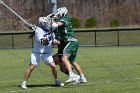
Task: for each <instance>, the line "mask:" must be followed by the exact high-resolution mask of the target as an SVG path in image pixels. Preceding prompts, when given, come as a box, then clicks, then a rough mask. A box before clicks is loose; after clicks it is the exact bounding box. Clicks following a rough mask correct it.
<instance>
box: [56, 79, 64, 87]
mask: <svg viewBox="0 0 140 93" xmlns="http://www.w3.org/2000/svg"><path fill="white" fill-rule="evenodd" d="M55 85H56V86H61V87H63V86H64V83H62V82H60V81H58V80H57V81H55Z"/></svg>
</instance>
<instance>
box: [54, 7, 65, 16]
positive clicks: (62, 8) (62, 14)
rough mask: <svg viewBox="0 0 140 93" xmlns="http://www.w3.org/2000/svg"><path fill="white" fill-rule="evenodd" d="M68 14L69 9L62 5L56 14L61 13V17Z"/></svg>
mask: <svg viewBox="0 0 140 93" xmlns="http://www.w3.org/2000/svg"><path fill="white" fill-rule="evenodd" d="M67 14H68V10H67V8H66V7H60V8H58V9H57V10H56V13H55V15H56V16H58V15H60V17H63V16H66V15H67Z"/></svg>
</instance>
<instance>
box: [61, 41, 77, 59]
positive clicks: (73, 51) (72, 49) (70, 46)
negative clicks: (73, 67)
mask: <svg viewBox="0 0 140 93" xmlns="http://www.w3.org/2000/svg"><path fill="white" fill-rule="evenodd" d="M78 45H79V42H77V41H70V42H68V43H67V45H66V46H65V48H64V50H63V54H64V55H68V56H69V61H70V62H75V60H76V55H77V51H78Z"/></svg>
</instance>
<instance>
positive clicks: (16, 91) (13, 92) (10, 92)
mask: <svg viewBox="0 0 140 93" xmlns="http://www.w3.org/2000/svg"><path fill="white" fill-rule="evenodd" d="M129 80H140V78H126V79H122V80H120V81H129ZM115 81H117V80H114V81H113V80H108V81H103V82H93V83H88V82H87V83H83V84H78V85H79V86H82V85H94V84H100V83H111V82H115ZM66 87H67V86H66ZM51 88H56V87H43V88H36V89H35V88H29V89H19V90H12V91H9V92H4V93H18V92H21V91H26V92H29V91H32V90H38V89H39V90H46V89H51Z"/></svg>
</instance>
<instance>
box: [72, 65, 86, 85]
mask: <svg viewBox="0 0 140 93" xmlns="http://www.w3.org/2000/svg"><path fill="white" fill-rule="evenodd" d="M71 64H72V66H73V67H74V68H75V70H76V71H77V73H78V74H79V75H80V78H79V79H78V81H76V83H86V82H87V80H86V78H85V76H84V74H83V72H82V69H81V67H80V66H79V64H78V63H77V62H71Z"/></svg>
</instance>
